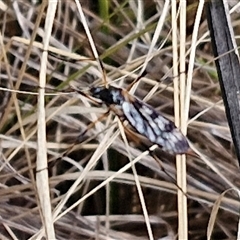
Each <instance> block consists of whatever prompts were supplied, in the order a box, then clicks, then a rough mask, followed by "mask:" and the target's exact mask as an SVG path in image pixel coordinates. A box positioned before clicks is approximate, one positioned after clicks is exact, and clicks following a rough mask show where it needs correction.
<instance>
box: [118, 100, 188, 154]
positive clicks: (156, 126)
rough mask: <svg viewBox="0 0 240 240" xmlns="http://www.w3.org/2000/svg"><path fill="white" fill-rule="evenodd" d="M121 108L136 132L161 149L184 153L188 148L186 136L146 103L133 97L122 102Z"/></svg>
mask: <svg viewBox="0 0 240 240" xmlns="http://www.w3.org/2000/svg"><path fill="white" fill-rule="evenodd" d="M131 97H132V96H131ZM122 110H123V113H124V116H125V117H126V119H127V121H128V122H129V123H130V124H131V126H132V127H133V128H135V129H136V130H137V132H139V133H140V134H142V135H143V136H145V137H146V138H148V139H149V140H150V141H151V142H152V143H155V144H157V145H159V146H161V147H162V149H163V150H165V151H167V152H169V153H171V154H184V153H186V152H187V151H188V150H189V148H190V147H189V144H188V141H187V138H186V137H185V136H184V135H183V134H182V133H181V131H180V130H179V129H178V128H177V127H176V126H175V124H174V123H173V122H172V121H170V120H168V119H167V118H165V117H163V116H161V115H160V114H159V113H157V112H156V111H155V110H154V108H152V107H151V106H149V105H147V104H146V103H143V102H141V101H140V100H138V99H137V98H135V97H134V100H133V101H124V102H123V103H122Z"/></svg>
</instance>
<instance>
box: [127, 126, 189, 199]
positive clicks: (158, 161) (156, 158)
mask: <svg viewBox="0 0 240 240" xmlns="http://www.w3.org/2000/svg"><path fill="white" fill-rule="evenodd" d="M123 126H124V125H123ZM124 129H125V131H126V133H128V136H130V138H131V139H132V140H133V141H134V142H137V143H140V144H141V145H142V146H143V147H144V148H145V149H146V150H147V151H148V152H149V155H150V156H151V157H152V158H153V159H154V160H155V161H156V162H157V164H158V165H159V167H160V169H161V170H162V171H163V172H164V173H165V174H166V175H167V176H168V177H169V178H170V179H171V180H172V182H173V183H174V184H175V185H176V187H177V188H178V189H179V190H180V191H181V192H182V193H183V194H184V195H185V196H187V194H186V192H184V191H183V189H182V188H181V187H179V186H178V184H177V181H176V179H174V178H173V177H172V176H171V175H170V174H169V173H168V172H167V171H166V169H165V168H164V166H163V165H162V164H161V160H160V159H159V158H158V157H157V156H156V154H154V152H153V151H152V150H151V149H150V148H149V147H148V146H147V145H146V144H144V143H143V142H142V141H140V140H137V139H136V137H135V134H134V133H133V132H132V131H131V130H130V129H128V128H127V127H125V126H124Z"/></svg>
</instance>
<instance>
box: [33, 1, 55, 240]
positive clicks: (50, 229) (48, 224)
mask: <svg viewBox="0 0 240 240" xmlns="http://www.w3.org/2000/svg"><path fill="white" fill-rule="evenodd" d="M42 4H43V5H45V4H44V3H42ZM44 7H45V6H44ZM56 8H57V2H49V4H48V9H47V15H46V21H45V31H44V38H43V48H44V51H43V53H42V59H41V68H40V73H39V86H40V88H39V95H38V123H37V127H38V134H37V143H38V148H37V162H36V169H37V174H36V184H37V189H38V196H39V200H40V205H41V206H40V207H41V211H42V214H43V226H44V229H45V237H46V238H47V239H55V231H54V225H53V219H52V206H51V199H50V189H49V182H48V161H47V144H46V114H45V86H46V68H47V56H48V46H49V41H50V38H51V32H52V26H53V21H54V18H55V13H56ZM39 237H40V236H39Z"/></svg>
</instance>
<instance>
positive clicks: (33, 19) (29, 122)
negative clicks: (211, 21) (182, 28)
mask: <svg viewBox="0 0 240 240" xmlns="http://www.w3.org/2000/svg"><path fill="white" fill-rule="evenodd" d="M81 2H82V4H83V5H82V7H83V10H84V15H85V18H86V19H85V20H86V22H87V24H88V27H89V29H90V31H91V34H92V36H93V39H94V43H95V45H96V49H97V51H98V53H99V56H100V58H101V59H102V61H103V62H104V67H105V69H106V72H107V79H108V81H109V83H110V84H115V85H116V86H121V87H124V88H126V87H127V86H128V85H129V84H130V83H131V82H132V81H133V80H134V79H135V78H136V77H137V75H138V73H139V71H140V69H141V67H142V65H143V63H144V61H145V59H146V57H149V56H150V58H151V59H149V61H148V64H147V68H146V70H147V75H146V76H145V77H144V78H142V79H141V81H140V83H139V84H138V85H137V87H136V89H134V91H135V92H134V93H133V94H134V95H136V96H137V97H138V98H140V99H143V100H144V101H146V102H148V103H149V104H150V105H152V106H154V107H155V108H156V109H157V110H158V111H160V112H161V113H163V114H164V115H165V116H167V117H168V118H170V119H172V120H173V119H174V117H173V116H174V100H173V99H174V98H173V96H174V94H176V93H174V91H175V89H174V88H173V76H174V73H173V68H172V64H173V46H172V43H173V39H172V35H171V34H172V22H171V14H170V13H171V6H169V10H168V12H167V14H166V17H165V19H164V24H163V25H162V29H161V31H160V35H159V36H158V39H157V42H156V45H155V46H154V48H153V51H152V52H150V55H147V54H148V50H149V48H150V45H151V42H152V38H153V35H154V32H155V31H156V27H157V26H159V22H158V20H159V18H161V16H162V12H163V9H164V6H165V5H164V1H106V2H105V3H106V4H107V5H104V1H90V0H89V1H81ZM140 2H141V4H142V5H141V4H140ZM165 4H166V3H165ZM1 7H2V10H1V16H2V18H1V19H2V21H1V30H2V31H1V36H0V39H1V49H2V50H1V92H0V93H1V107H0V110H1V120H0V129H1V134H0V139H1V142H0V146H1V176H0V178H1V190H0V195H1V200H0V216H1V220H0V221H1V230H0V232H1V235H0V236H1V238H2V239H28V238H31V239H40V238H41V237H42V236H43V235H42V234H43V231H42V229H43V228H44V225H46V224H48V221H47V220H46V219H44V218H43V217H42V216H44V210H42V208H44V206H43V205H42V204H41V201H39V197H38V196H39V195H40V196H41V195H43V196H45V195H44V194H48V191H47V189H46V188H45V187H44V188H43V189H41V190H40V189H39V187H38V188H37V187H36V177H35V175H36V164H37V166H38V170H39V171H37V174H38V173H40V172H43V173H44V174H45V173H46V172H47V171H48V174H49V178H46V179H45V180H48V181H49V188H50V201H49V202H48V204H50V205H51V208H52V212H53V221H54V229H55V236H56V239H151V231H152V239H163V238H164V237H168V239H174V238H177V236H178V217H179V214H178V211H177V210H178V207H179V205H178V204H179V203H178V202H177V195H176V194H177V187H176V181H175V180H173V179H176V166H175V158H174V157H173V156H169V155H167V154H165V153H163V152H161V151H160V150H159V149H157V150H155V153H156V155H157V156H158V158H159V159H161V161H162V165H163V166H164V169H165V170H166V171H167V172H168V174H169V175H171V176H172V178H170V177H169V176H167V175H166V174H165V173H164V172H163V171H162V169H161V168H160V167H159V165H158V164H157V163H156V162H155V161H154V160H153V158H152V157H151V156H149V154H148V153H147V152H146V148H145V147H144V146H143V145H142V143H141V141H144V142H145V139H143V140H142V139H141V141H140V136H138V135H136V136H135V139H134V140H135V141H133V139H131V138H128V137H127V141H126V140H124V134H123V132H124V131H123V128H122V125H121V123H120V122H119V121H117V119H116V118H115V116H114V115H113V114H112V113H110V114H109V116H108V117H107V118H106V119H104V120H103V121H101V122H98V123H97V124H96V126H95V127H93V128H91V129H90V130H89V131H88V132H87V134H86V136H85V138H84V141H83V142H82V143H78V144H75V147H74V149H72V151H71V153H69V154H68V155H67V156H66V157H64V158H61V153H63V152H64V151H65V150H66V149H68V148H69V147H70V146H71V144H72V143H75V141H76V139H77V138H78V136H79V134H80V133H81V132H82V131H84V130H85V129H86V126H87V125H88V124H89V123H90V122H92V121H94V120H95V119H96V118H97V116H99V115H100V114H101V113H104V112H105V111H106V109H107V108H106V107H105V106H104V105H103V106H97V105H96V104H94V103H92V102H91V101H89V100H88V99H86V98H85V97H84V96H82V95H80V94H76V93H75V92H74V91H73V89H74V88H75V89H76V88H77V89H80V90H81V91H86V90H87V89H89V87H90V86H93V85H100V84H102V72H101V71H100V70H99V68H98V65H97V62H96V61H95V60H93V54H92V49H91V47H90V44H89V40H88V38H87V35H86V33H85V31H84V28H83V26H82V24H81V20H80V16H79V12H78V10H77V8H76V4H75V2H74V1H70V0H69V1H61V2H59V4H58V6H57V12H56V16H55V19H54V22H53V27H52V28H51V29H47V30H49V31H50V32H51V38H50V43H49V44H50V46H51V48H50V51H51V53H53V54H55V56H53V55H52V54H50V55H48V61H47V63H46V70H45V72H43V73H42V74H43V75H45V76H46V86H45V88H44V89H45V95H46V96H45V108H44V109H45V114H46V128H45V126H43V127H44V129H46V131H45V133H46V140H47V141H46V148H45V150H46V151H47V160H48V164H49V165H48V166H49V167H48V169H47V170H46V168H41V171H40V169H39V166H40V165H38V163H36V159H37V156H38V159H39V156H40V155H38V154H37V148H38V149H39V147H41V146H39V143H37V132H38V131H40V130H39V129H40V128H39V124H37V122H38V120H39V106H38V104H39V99H38V98H39V96H38V90H39V78H40V77H39V76H40V71H41V70H40V69H41V64H43V60H42V53H43V51H42V45H41V44H40V43H42V39H44V38H45V33H44V24H45V22H46V19H47V14H48V13H47V11H46V9H44V10H43V11H42V9H41V7H40V5H33V4H32V3H30V2H27V1H14V2H13V4H12V5H9V6H8V8H7V9H4V8H3V6H1ZM141 7H142V8H143V10H142V11H141V10H140V9H139V8H141ZM186 11H187V14H188V17H189V19H187V41H186V56H185V64H186V66H187V69H186V73H187V72H188V70H189V69H188V66H189V63H190V61H192V60H191V59H190V57H189V53H190V50H191V49H192V48H193V47H194V45H192V42H191V39H192V31H193V24H194V22H195V20H196V19H195V13H196V11H197V5H196V4H195V5H194V4H192V5H189V6H188V8H187V9H186ZM189 12H191V14H189ZM139 14H140V15H139ZM177 17H179V15H177ZM232 21H233V25H234V23H235V22H237V21H238V19H237V18H236V16H233V19H232ZM236 25H237V24H236ZM49 26H50V25H49ZM45 30H46V29H45ZM236 31H239V29H236ZM207 33H208V29H207V24H206V20H205V16H204V14H203V15H202V18H201V21H200V25H199V28H198V33H197V34H198V39H201V40H200V41H199V43H198V44H197V46H196V54H195V58H194V63H192V64H193V66H194V69H193V76H192V86H191V95H190V99H186V101H188V100H189V101H190V109H189V111H188V113H189V120H188V130H187V136H188V139H189V141H190V143H191V146H192V148H193V149H194V150H195V151H197V152H198V153H199V154H200V156H201V157H200V158H201V159H199V158H196V157H192V156H187V174H186V176H184V177H185V178H186V179H187V199H188V208H187V213H188V220H187V221H188V223H187V224H188V235H189V238H190V239H206V236H207V231H209V232H208V234H209V236H210V237H211V239H235V238H236V236H237V226H238V218H239V217H238V215H239V197H238V192H237V191H238V188H239V186H240V181H239V180H240V177H239V168H238V162H237V159H236V157H235V154H234V150H233V146H232V140H231V135H230V131H229V127H228V124H227V121H226V117H225V110H224V106H223V104H222V101H221V92H220V89H219V84H218V79H217V75H216V71H215V66H214V59H213V57H212V54H211V44H210V39H209V35H208V34H207ZM34 35H35V36H34ZM72 53H75V55H74V54H72ZM59 57H60V58H64V59H65V61H63V60H61V59H59ZM73 59H75V60H73ZM76 59H78V60H79V59H80V60H79V61H78V60H76ZM178 63H179V62H178ZM177 81H179V78H178V80H177ZM136 139H138V140H136ZM42 140H43V141H44V139H42ZM147 144H149V143H147ZM43 148H44V147H43ZM43 152H44V151H43ZM129 156H130V158H131V162H129ZM39 160H40V161H42V160H43V159H41V157H40V159H39ZM43 161H44V160H43ZM132 162H136V165H135V166H136V169H134V168H132V166H133V164H132ZM37 181H38V180H37ZM136 186H137V187H136ZM39 191H41V193H40V192H39ZM141 197H143V199H141ZM40 199H41V197H40ZM46 199H47V198H46ZM140 199H141V200H140ZM218 207H219V209H218ZM40 209H41V210H40ZM143 209H144V210H145V211H146V212H147V213H146V212H145V215H143ZM211 213H212V215H211ZM50 215H51V214H50ZM144 216H145V217H144ZM146 216H148V217H149V218H147V217H146ZM210 216H212V218H210ZM49 221H50V223H49V224H51V221H52V220H51V219H50V220H49ZM146 223H150V224H149V225H148V224H146ZM146 226H148V228H147V227H146ZM149 226H151V227H150V228H149ZM211 227H212V228H211Z"/></svg>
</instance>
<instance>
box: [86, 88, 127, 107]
mask: <svg viewBox="0 0 240 240" xmlns="http://www.w3.org/2000/svg"><path fill="white" fill-rule="evenodd" d="M90 92H91V94H92V96H93V97H95V98H98V99H100V100H102V101H103V102H104V103H105V104H106V105H111V104H115V105H122V103H123V102H124V96H123V95H122V89H120V88H116V87H113V86H110V87H109V88H106V87H93V88H91V89H90Z"/></svg>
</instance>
